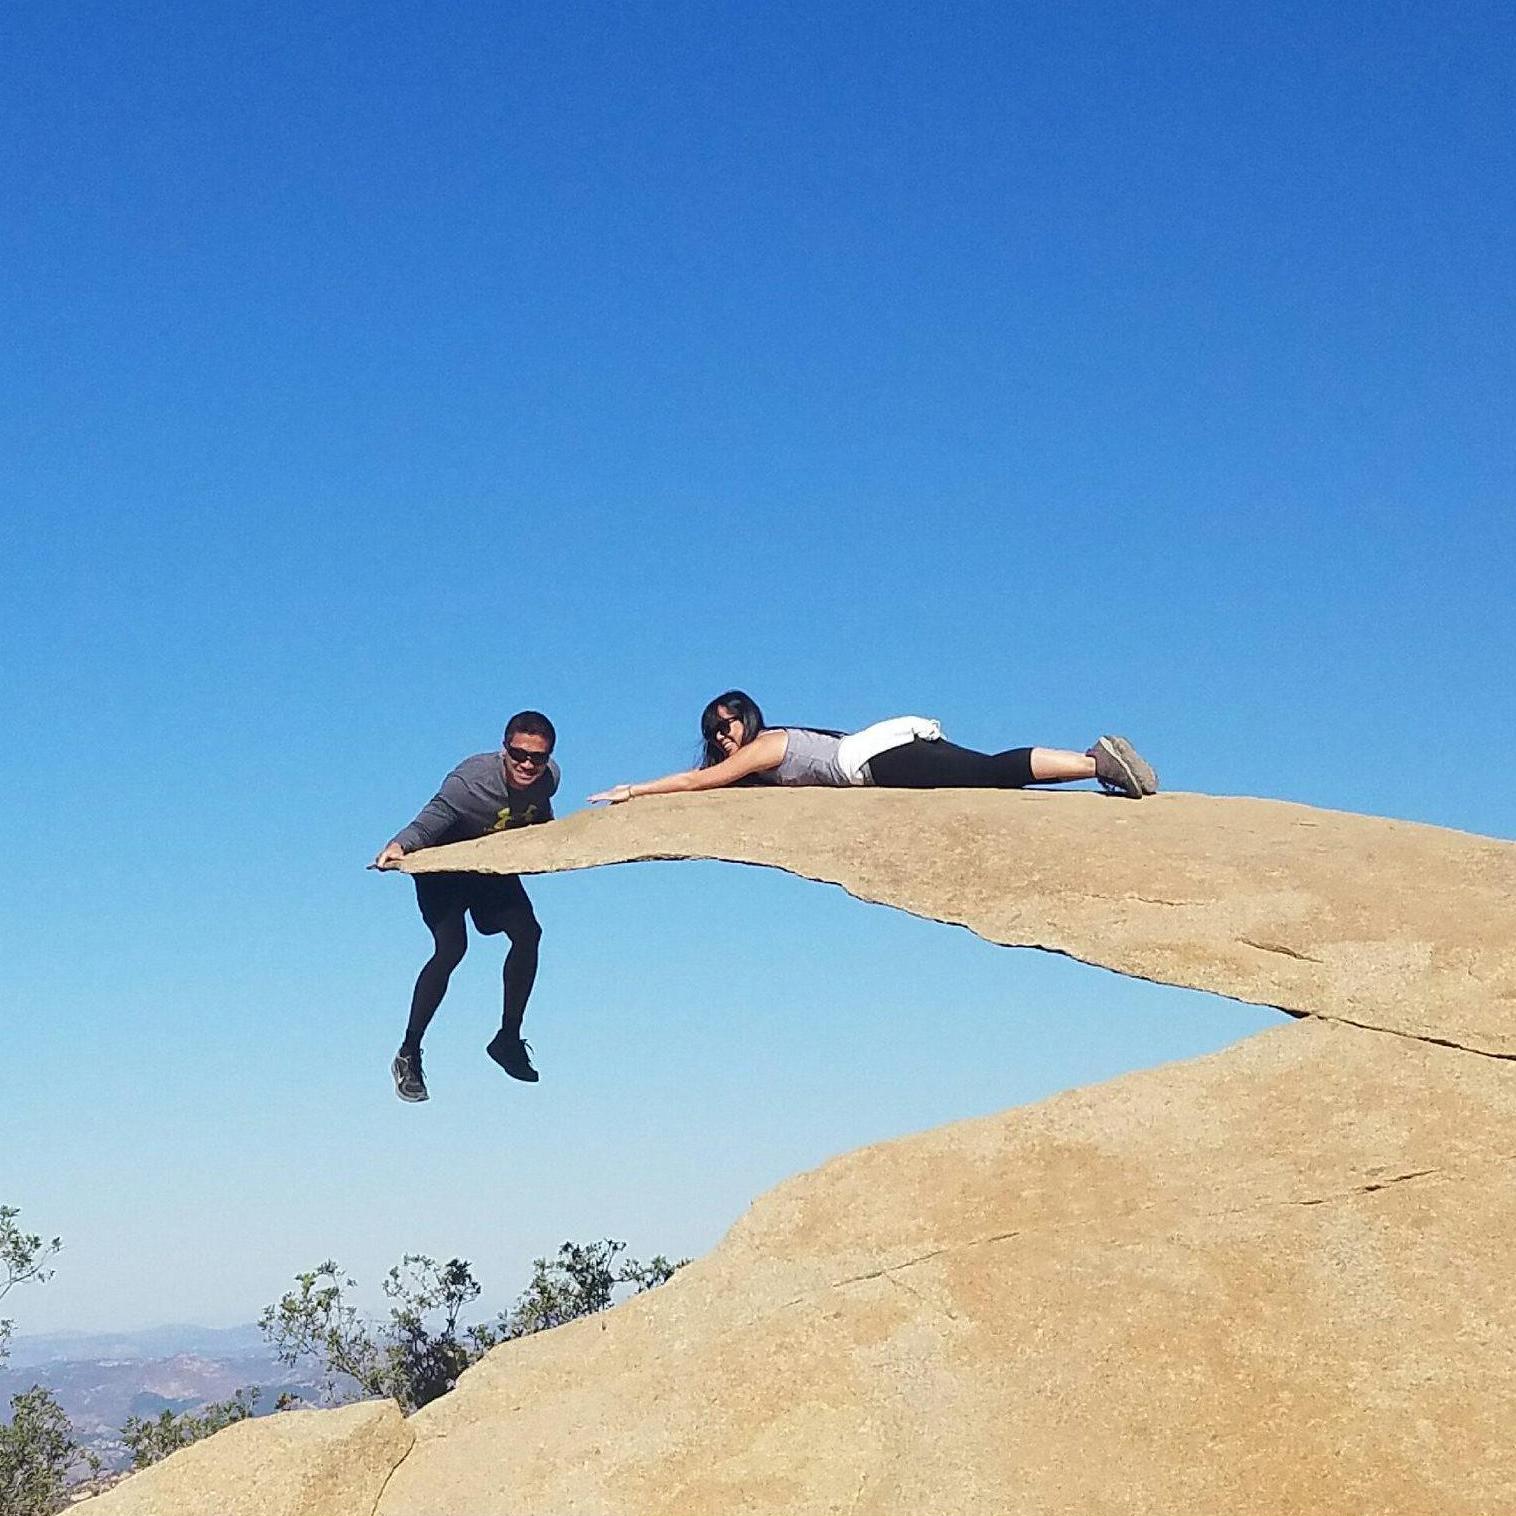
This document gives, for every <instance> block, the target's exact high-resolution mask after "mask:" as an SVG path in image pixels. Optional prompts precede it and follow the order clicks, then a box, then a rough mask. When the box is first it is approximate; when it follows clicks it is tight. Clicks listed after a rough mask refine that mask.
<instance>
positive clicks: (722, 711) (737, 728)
mask: <svg viewBox="0 0 1516 1516" xmlns="http://www.w3.org/2000/svg"><path fill="white" fill-rule="evenodd" d="M711 734H712V736H714V737H715V739H716V743H717V745H718V746H719V747H720V749H721V751H722V752H723V753H724V754H726V756H727V757H728V758H730V757H731V756H732V754H733V753H735V752H736V751H737V749H738V748H740V747H741V746H742V744H743V743H744V742H745V741H747V732H746V730H745V729H744V727H743V725H742V718H741V717H740V716H734V715H733V714H732V713H731V711H729V710H728V709H727V708H726V706H724V705H718V706H717V707H716V722H715V725H714V726H713V727H712V729H711Z"/></svg>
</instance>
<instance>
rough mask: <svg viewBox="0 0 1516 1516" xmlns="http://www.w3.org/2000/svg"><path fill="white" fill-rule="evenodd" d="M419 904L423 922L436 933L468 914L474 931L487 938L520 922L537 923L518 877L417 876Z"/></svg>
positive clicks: (507, 875) (477, 875) (469, 875)
mask: <svg viewBox="0 0 1516 1516" xmlns="http://www.w3.org/2000/svg"><path fill="white" fill-rule="evenodd" d="M414 877H415V880H416V904H417V905H418V906H420V907H421V919H422V920H423V921H424V922H426V924H427V925H428V926H429V927H431V928H433V929H434V930H435V929H436V928H437V927H438V926H440V925H441V924H442V923H444V922H446V921H447V920H449V919H450V918H451V917H454V916H461V915H462V914H463V913H464V912H465V911H467V912H468V913H469V915H470V916H472V917H473V918H474V929H475V931H479V932H483V933H484V935H485V936H486V937H488V936H492V935H493V934H494V933H496V932H506V931H509V930H510V928H511V927H512V926H514V925H515V924H516V923H517V922H520V921H529V920H531V921H534V920H536V917H535V916H534V915H533V914H532V902H531V901H530V900H529V899H528V898H527V894H526V890H525V889H524V888H523V886H522V883H521V880H520V877H519V876H518V875H516V874H417V875H415V876H414Z"/></svg>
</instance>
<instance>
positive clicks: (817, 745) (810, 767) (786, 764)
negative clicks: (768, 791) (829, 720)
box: [770, 726, 852, 788]
mask: <svg viewBox="0 0 1516 1516" xmlns="http://www.w3.org/2000/svg"><path fill="white" fill-rule="evenodd" d="M781 730H782V731H783V732H784V735H785V738H786V742H785V746H784V757H783V758H781V759H780V760H779V767H778V768H776V769H771V770H770V772H771V773H772V775H773V782H774V783H775V784H829V785H835V786H837V787H839V788H847V787H848V786H850V785H851V784H852V780H850V779H849V778H848V776H847V775H846V774H844V773H843V772H842V769H841V767H840V766H839V765H838V762H837V747H838V744H840V743H841V741H842V739H841V738H840V737H830V736H828V735H827V734H826V733H825V732H811V731H807V730H806V729H805V728H804V727H798V726H787V727H783V728H781Z"/></svg>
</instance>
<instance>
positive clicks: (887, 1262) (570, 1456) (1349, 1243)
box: [87, 791, 1516, 1516]
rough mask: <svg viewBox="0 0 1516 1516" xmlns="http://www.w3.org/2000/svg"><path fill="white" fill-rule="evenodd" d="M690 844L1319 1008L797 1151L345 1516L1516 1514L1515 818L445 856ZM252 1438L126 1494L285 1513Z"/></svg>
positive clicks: (1034, 829)
mask: <svg viewBox="0 0 1516 1516" xmlns="http://www.w3.org/2000/svg"><path fill="white" fill-rule="evenodd" d="M685 856H689V857H697V856H698V857H723V858H731V859H735V860H737V861H742V862H752V863H765V864H772V865H774V866H778V867H784V868H788V869H791V870H793V871H794V872H797V873H804V874H808V875H810V876H812V877H816V878H822V879H829V880H832V881H834V882H837V883H840V884H842V885H843V886H844V887H846V888H847V889H849V890H851V891H852V892H853V893H855V894H858V895H860V896H863V897H864V898H868V899H876V900H886V901H888V902H890V903H892V904H896V905H900V906H902V907H904V908H906V909H909V910H913V911H916V912H918V913H920V914H923V915H932V916H937V917H939V918H941V919H944V920H952V921H959V922H962V923H963V924H965V925H969V926H971V927H972V928H973V929H974V930H976V931H979V932H980V933H981V934H982V935H984V936H987V937H990V938H991V939H993V940H996V941H1002V942H1015V943H1025V944H1029V945H1037V946H1042V947H1047V948H1051V949H1054V950H1057V951H1061V952H1067V953H1070V954H1073V955H1075V956H1077V957H1080V958H1083V959H1087V960H1089V961H1092V962H1098V963H1103V964H1105V965H1106V966H1108V967H1112V968H1117V969H1120V970H1122V971H1124V972H1128V973H1138V974H1141V975H1143V976H1144V977H1147V978H1152V979H1162V980H1166V981H1169V982H1172V983H1178V984H1186V985H1193V986H1198V987H1201V988H1207V989H1213V990H1220V991H1222V992H1223V993H1227V994H1232V995H1236V996H1239V997H1240V998H1245V999H1249V1000H1254V1001H1260V1002H1263V1003H1269V1004H1277V1005H1280V1006H1283V1007H1286V1008H1288V1009H1290V1010H1291V1011H1292V1012H1294V1013H1295V1014H1297V1015H1298V1016H1300V1017H1302V1018H1305V1019H1304V1020H1303V1021H1302V1022H1301V1023H1299V1024H1296V1025H1281V1026H1280V1027H1279V1028H1278V1029H1276V1030H1274V1031H1270V1032H1267V1033H1265V1034H1263V1035H1262V1036H1259V1037H1254V1038H1251V1039H1248V1040H1247V1041H1246V1042H1243V1043H1241V1044H1239V1045H1237V1046H1236V1047H1233V1048H1231V1049H1229V1050H1227V1051H1226V1052H1224V1053H1220V1054H1217V1055H1215V1056H1212V1057H1209V1058H1204V1059H1198V1060H1194V1061H1192V1062H1189V1063H1184V1064H1176V1065H1172V1066H1169V1067H1166V1068H1161V1069H1156V1070H1150V1071H1147V1072H1144V1073H1139V1074H1134V1075H1129V1076H1127V1077H1126V1078H1123V1079H1119V1080H1116V1081H1113V1082H1112V1083H1110V1084H1106V1085H1102V1086H1099V1087H1097V1088H1093V1089H1089V1090H1083V1091H1075V1092H1073V1093H1070V1094H1066V1095H1062V1096H1059V1097H1057V1098H1055V1099H1053V1100H1049V1101H1045V1102H1043V1103H1041V1104H1039V1105H1035V1106H1031V1107H1027V1108H1024V1109H1021V1110H1017V1111H1011V1112H1007V1113H1004V1114H1002V1115H999V1116H995V1117H990V1118H986V1119H983V1120H979V1121H973V1122H966V1123H962V1124H959V1125H956V1126H952V1127H948V1128H944V1129H942V1130H940V1131H936V1132H931V1133H927V1134H924V1135H921V1136H917V1137H912V1138H907V1139H903V1140H901V1141H898V1142H892V1143H886V1144H882V1145H880V1146H878V1147H874V1148H870V1149H867V1150H864V1151H861V1152H858V1153H854V1154H850V1155H848V1156H846V1157H843V1158H839V1159H836V1160H834V1161H832V1162H831V1163H828V1164H826V1165H824V1166H823V1167H822V1168H820V1169H818V1170H816V1171H815V1172H813V1173H810V1174H806V1175H802V1176H800V1177H798V1178H796V1179H793V1180H791V1181H789V1182H788V1183H787V1184H785V1185H783V1186H781V1187H780V1188H779V1189H777V1190H775V1191H774V1192H772V1193H771V1194H770V1195H768V1196H765V1197H764V1198H763V1199H761V1200H760V1201H758V1202H757V1203H756V1204H755V1205H754V1207H753V1208H752V1210H751V1211H750V1212H749V1213H748V1215H747V1216H745V1217H744V1218H743V1219H742V1220H740V1221H739V1222H738V1223H737V1225H736V1226H735V1227H734V1228H733V1229H732V1231H731V1232H730V1233H729V1235H728V1236H727V1238H726V1239H725V1240H724V1241H723V1242H722V1244H721V1245H720V1246H719V1247H718V1248H717V1249H716V1250H715V1251H714V1252H713V1253H712V1254H711V1255H710V1256H709V1257H707V1258H705V1259H702V1260H701V1261H699V1262H698V1263H695V1264H693V1265H691V1266H690V1267H689V1268H687V1269H685V1270H683V1271H682V1272H681V1273H680V1274H679V1275H678V1276H676V1278H675V1279H674V1280H673V1281H672V1282H671V1283H670V1284H668V1285H665V1286H663V1287H662V1288H661V1289H659V1290H657V1291H655V1292H653V1293H652V1294H650V1295H647V1296H644V1297H640V1298H639V1299H637V1300H634V1301H632V1302H630V1303H628V1304H627V1305H625V1306H622V1307H620V1308H618V1309H617V1310H615V1311H613V1312H610V1313H608V1314H607V1315H605V1316H603V1317H599V1318H593V1319H590V1320H586V1321H582V1322H578V1323H575V1324H573V1325H571V1326H569V1327H565V1328H562V1329H560V1330H558V1331H555V1332H551V1333H547V1334H545V1335H543V1336H540V1337H537V1338H531V1339H527V1340H525V1341H522V1342H518V1343H514V1344H510V1345H508V1346H506V1347H504V1348H501V1349H497V1350H496V1351H495V1352H494V1353H492V1354H491V1355H490V1356H489V1357H488V1358H487V1359H486V1360H485V1361H484V1362H483V1363H481V1364H480V1365H479V1366H477V1367H476V1368H475V1369H474V1370H472V1371H471V1372H470V1373H469V1374H467V1375H466V1376H465V1377H464V1379H463V1381H462V1383H461V1384H460V1385H459V1387H458V1389H457V1390H456V1391H455V1392H454V1393H453V1394H451V1395H449V1396H446V1397H445V1398H444V1399H442V1400H440V1401H438V1402H437V1403H436V1404H434V1405H433V1406H431V1407H429V1408H428V1409H427V1410H425V1411H423V1412H421V1413H419V1414H418V1415H416V1416H415V1417H413V1418H412V1419H411V1420H410V1422H409V1423H408V1424H407V1431H408V1432H410V1433H413V1434H414V1438H415V1441H414V1445H413V1446H412V1447H410V1449H409V1451H406V1450H405V1449H404V1448H402V1447H400V1446H399V1444H398V1443H395V1442H392V1441H391V1442H386V1443H385V1444H384V1445H383V1446H382V1447H379V1446H376V1447H375V1449H374V1468H373V1472H374V1478H375V1481H376V1482H377V1484H376V1487H379V1486H382V1493H381V1494H379V1495H378V1499H377V1504H375V1503H373V1502H372V1501H370V1502H369V1503H368V1504H365V1503H364V1500H365V1498H366V1497H364V1496H360V1495H358V1494H356V1493H355V1494H354V1495H353V1497H351V1498H350V1499H349V1500H348V1503H346V1504H339V1503H335V1502H334V1503H333V1504H331V1505H330V1506H329V1507H327V1508H324V1513H323V1516H506V1513H512V1516H516V1513H540V1516H547V1513H555V1516H556V1513H590V1512H595V1513H602V1512H603V1513H618V1516H621V1513H625V1516H632V1513H644V1512H645V1513H649V1516H651V1513H654V1512H662V1513H674V1512H677V1513H681V1516H684V1513H688V1516H695V1513H710V1516H717V1513H721V1516H725V1513H732V1512H786V1513H807V1512H815V1513H818V1516H819V1513H822V1512H847V1513H853V1516H863V1513H897V1512H917V1511H930V1512H934V1513H956V1512H964V1513H968V1512H976V1513H977V1512H984V1513H992V1512H993V1513H1028V1516H1030V1513H1049V1516H1051V1513H1123V1516H1128V1513H1129V1516H1136V1513H1152V1516H1159V1513H1164V1516H1169V1513H1175V1512H1203V1513H1206V1516H1229V1513H1237V1516H1242V1513H1249V1516H1254V1513H1280V1516H1282V1513H1301V1516H1307V1513H1309V1516H1334V1513H1341V1516H1349V1513H1352V1516H1368V1513H1392V1512H1393V1513H1404V1516H1434V1513H1449V1516H1451V1513H1468V1516H1476V1513H1477V1516H1494V1513H1500V1512H1516V1439H1512V1437H1511V1436H1510V1429H1511V1427H1512V1426H1513V1425H1516V1303H1513V1299H1512V1293H1511V1291H1510V1289H1509V1286H1508V1273H1507V1269H1508V1257H1509V1255H1510V1253H1511V1251H1512V1249H1513V1247H1516V1067H1513V1065H1512V1063H1511V1061H1510V1059H1511V1056H1512V1055H1513V1053H1516V1025H1513V1021H1516V961H1513V956H1512V953H1513V949H1512V931H1511V928H1512V926H1513V924H1516V922H1513V901H1516V847H1513V846H1511V845H1510V844H1506V843H1498V842H1492V841H1488V840H1486V839H1481V838H1473V837H1466V836H1462V835H1459V834H1456V833H1449V832H1441V831H1436V830H1434V829H1432V828H1427V827H1417V826H1409V825H1405V824H1398V823H1392V822H1382V821H1372V820H1369V819H1366V818H1362V817H1353V816H1342V815H1334V814H1331V813H1327V812H1321V811H1311V810H1307V809H1305V808H1302V807H1298V806H1284V805H1275V804H1269V803H1265V802H1259V801H1235V800H1233V801H1229V800H1206V799H1202V798H1200V797H1193V796H1165V797H1159V798H1158V799H1156V800H1151V801H1145V802H1143V803H1142V804H1141V805H1132V804H1130V803H1123V802H1117V801H1105V800H1102V799H1100V798H1098V797H1094V796H1080V795H1072V794H1063V795H1045V794H1021V795H973V794H963V793H942V794H936V795H930V796H925V795H904V794H899V793H896V794H891V793H888V792H879V791H863V792H856V793H848V794H843V795H837V794H827V793H823V792H816V791H810V792H806V791H802V792H797V793H786V794H774V793H771V792H746V793H744V792H731V793H727V794H722V795H714V796H700V797H679V798H676V799H670V800H661V801H660V800H654V801H647V802H643V801H637V802H633V803H632V804H631V805H630V806H627V807H623V808H620V809H618V810H616V811H613V812H611V813H609V814H608V815H583V816H578V817H573V818H570V819H569V820H567V821H565V822H562V823H559V824H557V825H555V826H552V827H544V828H538V829H535V830H533V831H529V832H524V833H516V834H511V835H508V836H501V837H495V838H489V839H485V840H483V841H481V842H479V843H471V844H464V845H462V846H460V847H458V848H451V849H438V850H436V852H435V853H431V854H420V855H416V856H415V857H414V858H412V859H410V860H408V861H407V863H408V867H410V868H411V869H413V870H420V869H427V868H434V867H452V868H458V867H472V868H483V869H495V870H507V869H514V870H521V871H541V870H544V869H548V868H558V867H568V868H572V867H585V866H589V865H591V864H594V863H603V862H615V861H622V860H626V859H631V858H648V857H685ZM331 1414H334V1415H335V1414H341V1413H331ZM317 1419H319V1418H317ZM233 1430H237V1429H233ZM244 1435H247V1434H244ZM230 1439H231V1434H230V1433H225V1434H222V1435H221V1436H220V1437H217V1438H216V1439H213V1441H212V1442H211V1443H210V1444H208V1445H205V1446H204V1447H202V1448H199V1449H192V1450H189V1452H187V1453H185V1454H180V1455H176V1458H175V1459H172V1460H169V1462H168V1463H167V1464H165V1465H164V1466H163V1468H162V1469H161V1470H155V1471H150V1472H149V1473H148V1474H147V1475H144V1476H142V1478H141V1479H140V1480H139V1481H133V1482H131V1483H129V1484H128V1485H126V1486H124V1487H123V1489H122V1491H121V1492H119V1493H118V1495H117V1496H115V1497H109V1498H116V1499H122V1498H126V1497H127V1495H128V1493H129V1492H130V1491H132V1490H133V1489H134V1488H135V1487H137V1486H139V1485H146V1484H147V1482H148V1481H149V1480H153V1479H155V1478H158V1479H161V1480H165V1481H166V1480H167V1479H168V1478H169V1477H170V1476H173V1477H174V1478H175V1479H176V1480H177V1483H176V1484H175V1485H174V1490H175V1493H174V1496H173V1499H172V1500H169V1499H167V1498H165V1497H161V1496H157V1494H156V1491H157V1490H158V1489H159V1488H166V1486H154V1487H153V1491H152V1493H153V1494H154V1496H155V1499H156V1503H155V1504H150V1505H140V1506H131V1507H127V1506H122V1507H120V1508H119V1509H120V1511H121V1512H125V1511H127V1510H128V1509H129V1510H132V1511H136V1510H138V1509H141V1510H144V1511H145V1510H147V1509H152V1510H154V1512H155V1513H156V1516H190V1513H192V1512H193V1513H195V1516H200V1513H204V1516H211V1513H212V1512H213V1511H215V1512H218V1513H219V1512H221V1511H228V1510H242V1509H244V1508H245V1509H248V1510H252V1509H255V1508H256V1509H260V1510H262V1509H264V1508H263V1507H254V1506H246V1507H243V1506H238V1505H234V1504H233V1503H232V1502H231V1500H230V1499H228V1498H219V1501H218V1500H217V1499H212V1498H210V1496H209V1494H208V1493H206V1494H205V1495H203V1496H199V1495H187V1494H185V1493H184V1491H185V1490H186V1488H187V1482H186V1479H185V1477H184V1476H182V1475H181V1474H179V1473H178V1472H176V1465H179V1467H180V1468H183V1467H185V1465H184V1464H180V1460H188V1458H189V1456H190V1453H195V1454H197V1455H198V1456H199V1457H201V1458H202V1459H205V1460H212V1459H217V1458H219V1459H220V1464H219V1465H218V1469H219V1473H218V1474H217V1478H219V1479H220V1480H221V1482H220V1484H218V1485H217V1486H216V1488H217V1489H218V1490H220V1491H222V1492H223V1497H224V1492H225V1490H226V1489H228V1488H230V1486H229V1485H228V1484H227V1479H228V1478H231V1479H232V1482H233V1484H235V1478H234V1475H235V1472H236V1467H235V1466H236V1464H237V1460H238V1459H239V1458H240V1457H242V1456H244V1454H243V1450H242V1449H239V1447H238V1446H237V1445H235V1444H234V1443H233V1442H232V1441H231V1440H230ZM223 1447H224V1451H222V1450H223ZM228 1470H230V1471H231V1472H230V1473H228V1472H227V1471H228ZM381 1476H382V1477H381ZM204 1478H205V1479H206V1480H209V1479H210V1475H209V1474H208V1473H207V1474H206V1475H205V1476H204ZM201 1488H202V1489H203V1490H204V1491H206V1492H208V1491H209V1490H210V1488H211V1486H210V1484H209V1483H203V1484H202V1486H201ZM87 1509H90V1510H91V1516H93V1509H94V1508H93V1507H90V1508H87ZM99 1509H100V1511H101V1516H117V1508H114V1507H112V1508H109V1509H108V1508H107V1507H106V1505H105V1503H104V1502H101V1503H100V1505H99ZM267 1509H268V1510H269V1511H270V1512H272V1511H274V1510H276V1509H277V1510H283V1509H285V1507H275V1506H273V1505H270V1506H268V1507H267Z"/></svg>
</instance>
